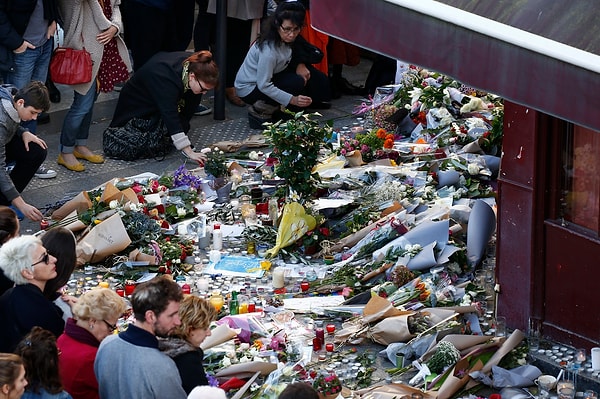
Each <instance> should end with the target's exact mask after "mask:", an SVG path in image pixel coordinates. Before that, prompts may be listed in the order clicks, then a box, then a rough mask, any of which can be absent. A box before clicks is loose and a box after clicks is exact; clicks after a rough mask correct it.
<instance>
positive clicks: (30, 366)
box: [0, 208, 318, 399]
mask: <svg viewBox="0 0 600 399" xmlns="http://www.w3.org/2000/svg"><path fill="white" fill-rule="evenodd" d="M5 209H9V208H2V209H0V211H5ZM9 211H10V210H9ZM13 224H14V221H13V222H12V223H8V224H7V227H8V228H9V229H10V228H12V226H13ZM3 228H4V226H0V229H2V230H3ZM59 230H61V228H58V229H57V231H59ZM64 230H66V229H63V230H62V231H61V232H60V233H54V237H51V238H50V239H48V240H45V241H44V242H42V240H40V239H39V238H37V237H34V236H29V235H24V236H20V237H14V238H10V239H8V240H7V241H6V242H5V243H3V245H2V247H0V265H1V266H0V268H1V269H2V271H3V272H4V275H5V277H4V278H5V279H8V280H12V281H14V283H15V285H14V286H13V287H11V288H8V289H7V290H6V291H5V292H4V293H3V294H2V296H1V297H0V298H1V299H0V318H1V319H2V320H3V323H2V326H0V398H4V397H6V398H56V399H70V398H73V399H78V398H81V399H83V398H86V399H89V398H119V397H132V398H165V397H167V398H203V399H219V398H226V396H225V392H224V391H222V390H220V389H218V388H216V387H211V386H210V385H209V380H208V378H207V376H206V373H205V372H204V367H203V357H204V354H203V351H202V349H200V344H202V342H203V341H204V339H205V338H206V337H208V336H210V334H211V330H210V326H211V322H213V321H214V320H216V317H217V311H216V309H215V308H214V307H213V306H212V304H210V302H209V301H208V300H206V299H204V298H201V297H198V296H195V295H189V294H188V295H186V296H185V297H184V295H183V293H182V291H181V288H180V286H179V285H178V284H177V283H176V282H175V281H173V279H172V278H169V277H165V276H162V277H156V278H154V279H152V280H149V281H147V282H144V283H141V284H138V285H137V286H136V289H135V290H134V292H133V294H132V295H131V299H130V303H131V311H132V314H133V316H134V319H133V322H132V323H130V324H129V325H127V326H126V327H125V329H124V331H121V332H119V333H118V334H115V332H116V331H117V329H118V322H119V319H120V317H121V316H122V315H123V313H124V312H125V311H126V308H127V306H126V302H125V300H124V299H123V298H122V297H120V296H119V295H117V294H116V293H115V292H114V291H112V290H110V289H108V288H95V289H92V290H90V291H87V292H85V293H83V294H82V295H81V296H80V297H78V298H65V297H64V295H62V296H61V295H60V292H59V291H54V292H51V293H49V295H48V294H45V290H46V288H47V287H55V288H56V287H58V286H59V284H60V283H61V282H64V277H63V276H64V275H65V274H66V272H72V270H73V265H72V263H73V262H72V260H73V259H74V258H73V255H74V253H75V249H74V246H69V245H68V244H70V243H71V242H72V241H73V240H72V235H71V234H70V232H68V230H67V232H68V233H69V234H67V232H65V231H64ZM53 231H54V229H53V230H51V231H50V232H49V233H46V234H50V233H51V232H53ZM60 242H62V243H63V245H59V246H58V247H61V251H62V252H60V253H59V252H56V251H58V250H57V249H52V248H57V243H60ZM65 244H67V245H65ZM64 248H69V251H67V250H65V249H64ZM53 253H54V254H56V255H57V256H58V257H60V259H61V260H59V259H57V257H55V256H53V255H52V254H53ZM63 259H64V261H63ZM57 297H62V300H63V301H65V303H66V304H68V308H67V309H64V308H61V307H58V306H56V304H55V301H56V298H57ZM288 397H296V398H300V399H302V398H306V399H311V398H316V397H318V395H316V392H314V390H313V389H312V388H311V387H310V386H308V385H305V384H303V385H302V386H300V387H298V386H295V385H294V386H290V387H288V389H286V390H285V391H284V392H283V393H282V396H281V398H288Z"/></svg>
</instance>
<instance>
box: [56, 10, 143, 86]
mask: <svg viewBox="0 0 600 399" xmlns="http://www.w3.org/2000/svg"><path fill="white" fill-rule="evenodd" d="M107 1H108V0H107ZM110 2H111V5H112V19H111V20H108V19H107V18H106V17H105V16H104V12H103V11H102V7H101V6H100V3H99V1H98V0H59V3H58V5H59V9H60V12H61V15H62V18H63V21H64V26H63V28H64V30H65V40H64V46H65V47H70V48H74V49H77V50H81V49H83V48H85V49H86V50H87V51H88V52H89V53H90V54H91V56H92V62H93V64H94V65H93V67H92V77H93V79H92V81H91V82H88V83H83V84H79V85H74V86H73V90H75V91H76V92H78V93H79V94H82V95H84V94H85V93H87V92H88V91H89V89H90V86H91V85H92V83H95V82H96V79H95V77H96V76H98V70H99V69H100V62H101V61H102V54H103V52H104V46H103V45H102V44H100V43H98V40H97V39H96V36H97V35H98V34H100V33H101V32H103V31H105V30H107V29H108V28H110V27H111V26H115V27H116V28H117V29H118V30H119V31H118V33H117V35H116V36H115V39H116V40H117V47H118V49H119V55H120V56H121V59H122V60H123V61H124V62H125V65H127V69H128V70H129V71H131V61H130V60H129V53H128V51H127V47H126V46H125V42H124V41H123V37H122V36H123V22H122V20H121V10H120V9H119V5H120V4H121V0H110Z"/></svg>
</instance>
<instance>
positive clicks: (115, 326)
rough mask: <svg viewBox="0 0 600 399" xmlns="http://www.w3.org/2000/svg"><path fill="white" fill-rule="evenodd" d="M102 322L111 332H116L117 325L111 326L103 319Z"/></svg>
mask: <svg viewBox="0 0 600 399" xmlns="http://www.w3.org/2000/svg"><path fill="white" fill-rule="evenodd" d="M102 321H103V322H104V324H106V327H108V329H109V331H110V332H113V331H115V330H116V329H117V328H118V327H117V325H116V324H110V323H109V322H108V321H106V320H104V319H102Z"/></svg>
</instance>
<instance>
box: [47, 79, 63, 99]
mask: <svg viewBox="0 0 600 399" xmlns="http://www.w3.org/2000/svg"><path fill="white" fill-rule="evenodd" d="M46 87H47V88H48V94H49V95H50V102H53V103H59V102H60V90H58V88H57V87H56V85H55V84H54V82H53V81H51V80H47V81H46Z"/></svg>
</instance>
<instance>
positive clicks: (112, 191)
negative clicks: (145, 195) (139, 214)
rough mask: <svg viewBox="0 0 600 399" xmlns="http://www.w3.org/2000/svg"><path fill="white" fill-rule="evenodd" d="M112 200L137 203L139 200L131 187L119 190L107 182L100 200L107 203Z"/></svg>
mask: <svg viewBox="0 0 600 399" xmlns="http://www.w3.org/2000/svg"><path fill="white" fill-rule="evenodd" d="M112 200H117V201H119V202H120V203H122V204H124V203H126V202H131V203H132V204H137V203H138V202H139V201H138V198H137V195H136V193H135V191H133V189H132V188H126V189H125V190H123V191H121V190H119V189H118V188H117V187H116V186H115V185H114V184H113V183H111V182H108V183H106V185H105V186H104V191H103V192H102V197H101V198H100V202H104V203H105V204H107V205H108V204H109V203H110V201H112Z"/></svg>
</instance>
